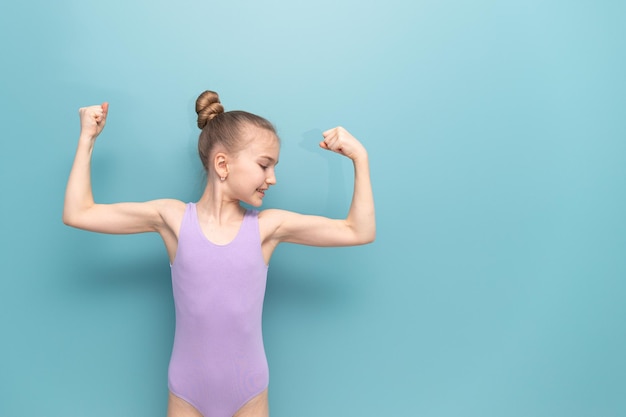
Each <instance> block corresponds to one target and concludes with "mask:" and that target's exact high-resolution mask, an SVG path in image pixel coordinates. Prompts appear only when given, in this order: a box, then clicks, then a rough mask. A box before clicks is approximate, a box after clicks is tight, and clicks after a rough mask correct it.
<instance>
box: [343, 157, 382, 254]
mask: <svg viewBox="0 0 626 417" xmlns="http://www.w3.org/2000/svg"><path fill="white" fill-rule="evenodd" d="M353 163H354V194H353V195H352V203H351V204H350V211H349V212H348V216H347V218H346V222H347V224H348V226H349V227H350V228H351V229H352V231H353V233H354V234H355V237H356V238H357V240H358V242H359V243H370V242H372V241H373V240H374V239H375V237H376V216H375V210H374V194H373V192H372V183H371V180H370V169H369V159H368V156H367V153H365V154H364V155H363V156H359V157H358V158H355V159H354V160H353Z"/></svg>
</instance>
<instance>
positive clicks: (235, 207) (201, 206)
mask: <svg viewBox="0 0 626 417" xmlns="http://www.w3.org/2000/svg"><path fill="white" fill-rule="evenodd" d="M221 185H222V184H215V183H214V182H210V181H209V182H207V186H206V188H205V189H204V193H202V197H200V200H198V202H197V203H196V207H197V209H198V210H201V211H202V213H203V214H204V215H205V216H206V218H208V219H210V220H211V221H212V222H215V223H217V224H223V223H228V222H230V221H233V220H237V219H240V218H241V216H242V215H243V213H244V212H245V209H244V208H243V207H241V205H240V204H239V200H236V199H232V198H228V197H227V196H226V195H225V193H224V190H223V187H222V186H221Z"/></svg>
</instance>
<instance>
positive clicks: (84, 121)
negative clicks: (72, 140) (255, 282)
mask: <svg viewBox="0 0 626 417" xmlns="http://www.w3.org/2000/svg"><path fill="white" fill-rule="evenodd" d="M108 112H109V103H102V105H99V106H89V107H82V108H81V109H79V110H78V114H79V116H80V136H81V137H87V138H89V139H95V138H97V137H98V135H99V134H100V132H102V129H104V125H105V123H106V120H107V113H108Z"/></svg>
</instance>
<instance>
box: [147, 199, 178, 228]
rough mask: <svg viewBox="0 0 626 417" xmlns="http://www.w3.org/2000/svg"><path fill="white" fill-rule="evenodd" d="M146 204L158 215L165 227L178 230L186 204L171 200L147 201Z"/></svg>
mask: <svg viewBox="0 0 626 417" xmlns="http://www.w3.org/2000/svg"><path fill="white" fill-rule="evenodd" d="M148 204H150V205H151V206H152V207H153V208H154V209H155V210H156V211H157V212H158V213H159V216H160V217H161V219H162V221H163V223H164V224H165V225H166V226H167V227H169V228H170V229H173V230H178V228H179V226H180V223H181V222H182V220H183V216H184V214H185V210H186V208H187V203H184V202H182V201H180V200H176V199H173V198H163V199H160V200H152V201H149V202H148Z"/></svg>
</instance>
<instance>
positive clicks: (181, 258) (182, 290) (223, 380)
mask: <svg viewBox="0 0 626 417" xmlns="http://www.w3.org/2000/svg"><path fill="white" fill-rule="evenodd" d="M267 269H268V267H267V265H266V264H265V261H264V259H263V254H262V252H261V238H260V234H259V223H258V212H257V211H255V210H248V211H246V213H245V215H244V218H243V222H242V223H241V227H240V229H239V232H238V234H237V236H236V237H235V238H234V239H233V241H232V242H230V243H228V244H226V245H217V244H214V243H212V242H211V241H209V240H208V239H207V238H206V237H205V235H204V233H203V232H202V229H201V228H200V224H199V222H198V215H197V212H196V206H195V204H194V203H189V204H188V205H187V207H186V209H185V214H184V217H183V221H182V224H181V228H180V232H179V236H178V249H177V252H176V259H175V260H174V263H173V265H172V288H173V292H174V304H175V309H176V332H175V336H174V348H173V350H172V357H171V359H170V365H169V375H168V386H169V389H170V391H171V392H172V393H173V394H174V395H176V396H178V397H180V398H182V399H183V400H185V401H187V402H188V403H190V404H191V405H192V406H194V407H195V408H196V409H197V410H198V411H199V412H200V413H201V414H202V415H204V416H205V417H232V416H233V415H234V414H235V413H236V412H237V410H239V409H240V408H241V407H242V406H243V405H244V404H245V403H246V402H248V401H249V400H251V399H252V398H254V397H255V396H256V395H258V394H260V393H261V392H263V391H264V390H265V389H266V388H267V386H268V383H269V372H268V367H267V359H266V357H265V349H264V347H263V336H262V333H261V315H262V310H263V298H264V295H265V285H266V280H267Z"/></svg>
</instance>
